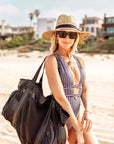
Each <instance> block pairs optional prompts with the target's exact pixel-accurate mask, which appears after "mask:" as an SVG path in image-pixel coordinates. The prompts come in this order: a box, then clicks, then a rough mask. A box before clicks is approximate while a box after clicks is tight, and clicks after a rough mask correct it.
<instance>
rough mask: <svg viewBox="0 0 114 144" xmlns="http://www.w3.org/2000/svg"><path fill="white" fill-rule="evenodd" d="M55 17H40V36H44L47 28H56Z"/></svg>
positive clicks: (38, 31)
mask: <svg viewBox="0 0 114 144" xmlns="http://www.w3.org/2000/svg"><path fill="white" fill-rule="evenodd" d="M55 22H56V19H55V18H39V19H38V29H37V34H38V37H42V33H43V32H44V31H47V30H52V29H54V28H55Z"/></svg>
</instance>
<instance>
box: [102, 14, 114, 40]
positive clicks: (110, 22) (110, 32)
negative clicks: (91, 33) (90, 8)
mask: <svg viewBox="0 0 114 144" xmlns="http://www.w3.org/2000/svg"><path fill="white" fill-rule="evenodd" d="M102 26H103V32H102V37H103V38H104V39H112V38H114V17H106V14H104V23H103V25H102Z"/></svg>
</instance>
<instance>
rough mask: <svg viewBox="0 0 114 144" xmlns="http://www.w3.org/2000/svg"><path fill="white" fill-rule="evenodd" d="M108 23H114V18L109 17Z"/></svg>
mask: <svg viewBox="0 0 114 144" xmlns="http://www.w3.org/2000/svg"><path fill="white" fill-rule="evenodd" d="M106 23H107V24H108V23H114V18H107V20H106Z"/></svg>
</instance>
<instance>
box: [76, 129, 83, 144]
mask: <svg viewBox="0 0 114 144" xmlns="http://www.w3.org/2000/svg"><path fill="white" fill-rule="evenodd" d="M76 140H77V144H80V143H83V131H81V132H76Z"/></svg>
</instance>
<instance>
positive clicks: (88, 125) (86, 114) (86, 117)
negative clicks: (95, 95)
mask: <svg viewBox="0 0 114 144" xmlns="http://www.w3.org/2000/svg"><path fill="white" fill-rule="evenodd" d="M78 59H79V60H80V62H81V64H82V66H83V67H84V68H85V62H84V59H83V57H82V56H78ZM81 98H82V102H83V105H84V108H85V110H84V113H83V117H82V125H84V121H86V124H85V128H84V131H85V132H86V133H88V132H89V131H90V130H91V128H92V113H91V107H90V102H89V98H88V87H87V82H86V80H84V82H83V84H82V95H81Z"/></svg>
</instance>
